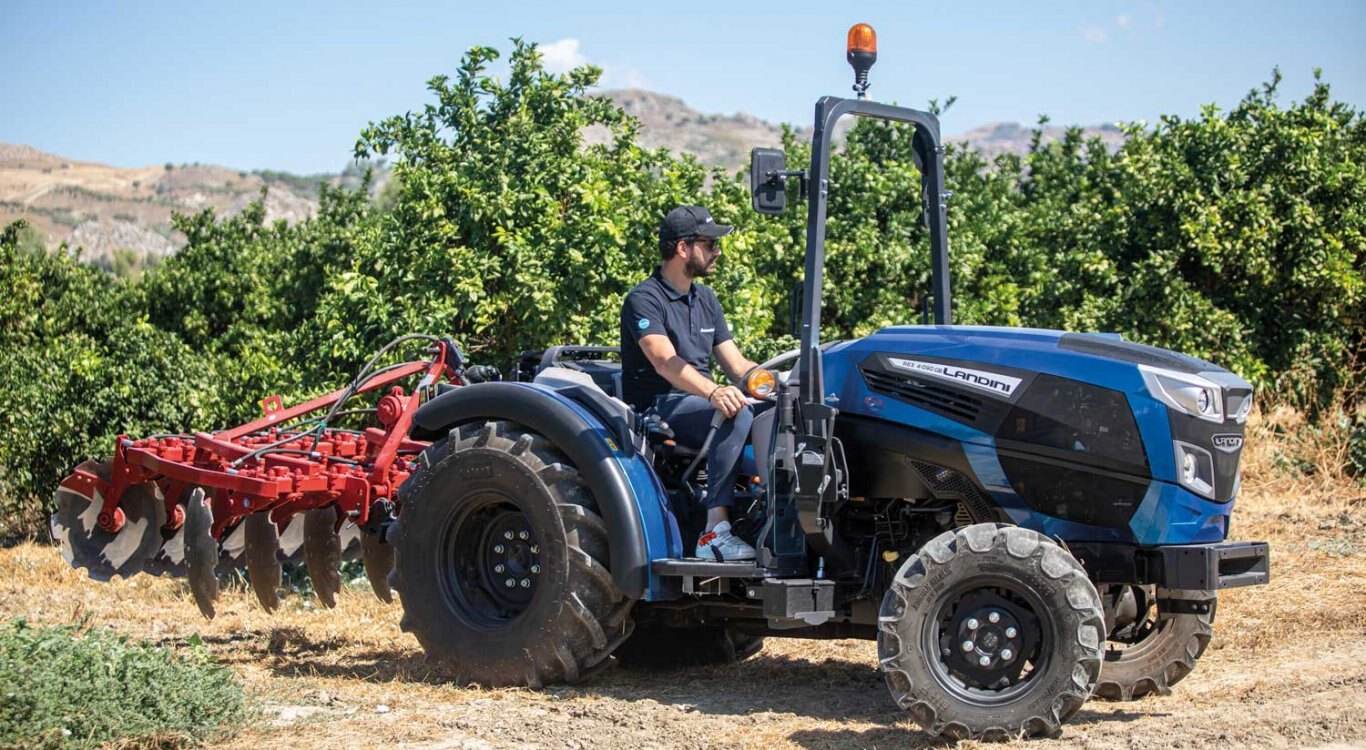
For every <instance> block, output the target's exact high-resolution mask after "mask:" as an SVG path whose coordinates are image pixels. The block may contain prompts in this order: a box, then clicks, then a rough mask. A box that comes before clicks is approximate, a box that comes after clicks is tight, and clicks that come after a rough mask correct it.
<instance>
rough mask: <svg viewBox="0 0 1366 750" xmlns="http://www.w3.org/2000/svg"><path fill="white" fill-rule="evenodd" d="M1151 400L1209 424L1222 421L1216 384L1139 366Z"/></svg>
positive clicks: (1222, 395)
mask: <svg viewBox="0 0 1366 750" xmlns="http://www.w3.org/2000/svg"><path fill="white" fill-rule="evenodd" d="M1138 369H1139V372H1141V373H1143V382H1144V383H1146V384H1147V386H1148V393H1151V394H1152V396H1153V398H1155V399H1157V400H1159V401H1161V402H1162V403H1164V404H1166V405H1167V406H1170V407H1171V408H1173V409H1176V410H1177V411H1179V412H1183V413H1185V414H1189V415H1191V416H1193V417H1199V418H1200V419H1204V420H1208V421H1210V422H1222V421H1224V394H1223V389H1222V388H1220V387H1219V385H1218V384H1217V383H1214V382H1213V381H1210V380H1208V379H1206V378H1203V377H1200V376H1199V375H1192V374H1190V373H1185V372H1176V371H1175V370H1163V369H1159V368H1156V367H1149V366H1147V365H1139V366H1138Z"/></svg>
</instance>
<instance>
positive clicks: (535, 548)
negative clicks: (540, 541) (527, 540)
mask: <svg viewBox="0 0 1366 750" xmlns="http://www.w3.org/2000/svg"><path fill="white" fill-rule="evenodd" d="M540 551H541V548H540V547H537V546H536V545H534V544H533V545H531V554H533V555H534V554H536V553H538V552H540Z"/></svg>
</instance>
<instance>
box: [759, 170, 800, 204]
mask: <svg viewBox="0 0 1366 750" xmlns="http://www.w3.org/2000/svg"><path fill="white" fill-rule="evenodd" d="M788 177H796V178H797V181H798V187H797V197H798V198H799V199H801V200H806V177H807V171H806V170H805V169H783V170H777V169H775V170H773V171H771V172H765V173H764V182H765V183H770V182H782V181H783V180H785V179H787V178H788Z"/></svg>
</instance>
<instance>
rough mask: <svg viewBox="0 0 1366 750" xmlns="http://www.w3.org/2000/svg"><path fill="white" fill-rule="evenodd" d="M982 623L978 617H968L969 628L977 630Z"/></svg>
mask: <svg viewBox="0 0 1366 750" xmlns="http://www.w3.org/2000/svg"><path fill="white" fill-rule="evenodd" d="M981 625H982V623H980V622H978V621H977V618H976V617H972V618H969V619H968V630H976V629H977V628H978V627H980V626H981Z"/></svg>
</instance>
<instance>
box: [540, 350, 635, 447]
mask: <svg viewBox="0 0 1366 750" xmlns="http://www.w3.org/2000/svg"><path fill="white" fill-rule="evenodd" d="M532 382H534V383H538V384H540V385H545V386H549V387H551V388H554V389H555V390H557V391H561V392H563V393H564V394H565V395H567V396H569V397H570V398H572V399H574V400H575V401H577V402H579V403H581V404H583V405H584V406H585V407H587V408H588V410H589V411H592V412H593V413H595V414H597V415H598V416H599V417H601V418H602V419H603V420H604V422H606V423H607V425H608V427H610V428H611V429H612V431H613V432H615V433H616V434H617V437H618V438H619V439H620V440H621V443H622V445H626V446H629V445H633V444H634V443H635V437H634V427H635V421H636V413H635V411H633V410H632V409H631V407H630V405H628V404H627V403H626V402H625V401H622V400H621V399H619V398H616V397H615V396H611V395H608V393H607V392H606V391H604V390H603V389H602V387H601V386H599V385H598V383H597V381H595V380H594V379H593V377H592V376H591V375H589V374H588V373H586V372H580V371H578V370H571V369H569V368H567V367H547V368H545V369H544V370H541V371H540V372H538V373H536V378H535V379H534V380H533V381H532Z"/></svg>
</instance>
